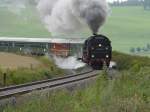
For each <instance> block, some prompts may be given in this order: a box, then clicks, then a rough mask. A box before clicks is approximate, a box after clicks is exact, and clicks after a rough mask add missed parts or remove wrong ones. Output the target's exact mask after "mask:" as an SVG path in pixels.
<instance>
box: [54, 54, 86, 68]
mask: <svg viewBox="0 0 150 112" xmlns="http://www.w3.org/2000/svg"><path fill="white" fill-rule="evenodd" d="M54 61H55V63H56V65H57V66H58V67H59V68H62V69H72V70H75V69H78V68H81V67H84V66H85V63H82V62H80V61H78V60H77V58H76V57H74V56H72V57H68V58H61V57H56V56H54Z"/></svg>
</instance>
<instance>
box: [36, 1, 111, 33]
mask: <svg viewBox="0 0 150 112" xmlns="http://www.w3.org/2000/svg"><path fill="white" fill-rule="evenodd" d="M37 8H38V10H39V12H40V14H41V17H42V20H43V22H44V23H45V24H46V27H47V29H48V30H49V31H50V32H51V33H53V34H63V33H67V34H71V33H74V32H76V31H79V30H81V29H85V28H87V27H89V28H90V29H91V31H92V33H97V32H98V30H99V28H100V27H101V26H102V25H103V23H104V22H105V20H106V18H107V14H108V4H107V2H106V0H40V1H39V3H38V5H37Z"/></svg>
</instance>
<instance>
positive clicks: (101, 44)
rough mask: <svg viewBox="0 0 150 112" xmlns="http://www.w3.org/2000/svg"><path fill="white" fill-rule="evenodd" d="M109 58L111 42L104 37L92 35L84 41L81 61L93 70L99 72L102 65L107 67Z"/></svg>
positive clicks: (110, 56)
mask: <svg viewBox="0 0 150 112" xmlns="http://www.w3.org/2000/svg"><path fill="white" fill-rule="evenodd" d="M111 58H112V46H111V41H110V40H109V39H108V38H107V37H106V36H104V35H97V34H94V35H93V36H91V37H89V38H88V39H87V40H86V41H85V43H84V45H83V56H82V61H83V62H85V63H87V64H88V65H90V66H91V67H92V68H93V69H97V70H100V69H102V68H103V66H104V64H105V65H106V66H107V67H109V65H110V61H111Z"/></svg>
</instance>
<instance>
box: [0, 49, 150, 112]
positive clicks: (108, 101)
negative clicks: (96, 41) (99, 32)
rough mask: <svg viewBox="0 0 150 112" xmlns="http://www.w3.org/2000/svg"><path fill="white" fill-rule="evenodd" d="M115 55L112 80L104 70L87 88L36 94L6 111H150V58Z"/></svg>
mask: <svg viewBox="0 0 150 112" xmlns="http://www.w3.org/2000/svg"><path fill="white" fill-rule="evenodd" d="M113 58H115V59H116V61H117V62H118V63H120V64H119V69H120V71H119V72H118V73H116V74H115V77H114V78H113V79H109V78H108V76H107V74H106V73H105V72H103V74H102V73H101V75H100V76H99V78H98V80H97V81H96V82H95V83H93V84H92V85H90V86H88V87H87V88H85V89H82V90H80V89H79V90H76V91H74V92H68V91H66V90H64V91H56V92H49V93H47V94H46V95H44V94H37V93H35V94H34V93H33V97H32V98H30V100H26V99H25V100H23V99H22V103H18V104H17V105H15V106H8V107H7V108H5V109H4V111H3V112H33V110H34V111H35V112H149V110H150V88H149V85H150V81H149V79H150V59H149V58H141V57H134V56H129V55H123V54H120V53H116V52H115V53H114V55H113ZM122 59H123V60H122ZM122 62H126V63H125V64H126V65H127V66H125V65H124V64H121V63H122ZM129 68H130V69H129ZM1 109H2V108H1Z"/></svg>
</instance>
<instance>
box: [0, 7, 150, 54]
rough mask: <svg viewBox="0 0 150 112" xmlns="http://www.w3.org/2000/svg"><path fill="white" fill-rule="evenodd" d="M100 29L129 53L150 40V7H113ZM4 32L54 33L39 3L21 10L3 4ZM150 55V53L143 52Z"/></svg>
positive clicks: (0, 10) (1, 33)
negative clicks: (15, 10)
mask: <svg viewBox="0 0 150 112" xmlns="http://www.w3.org/2000/svg"><path fill="white" fill-rule="evenodd" d="M111 9H112V11H111V12H110V15H109V18H108V20H107V22H106V24H105V25H104V26H103V27H102V29H101V31H100V33H102V34H105V35H107V36H108V37H109V38H110V39H111V41H112V45H113V49H114V50H117V51H121V52H125V53H129V51H130V49H131V48H132V47H135V48H136V47H144V46H146V44H148V43H150V11H144V9H143V7H113V8H111ZM0 36H9V37H13V36H16V37H50V33H49V32H48V31H47V30H46V28H45V27H44V25H43V24H42V22H41V21H40V17H39V15H38V12H37V10H36V8H35V7H32V6H28V7H27V8H26V9H25V10H23V11H21V12H20V13H18V14H17V13H14V12H13V11H10V10H8V9H6V8H0ZM141 55H150V53H149V52H148V53H141Z"/></svg>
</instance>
